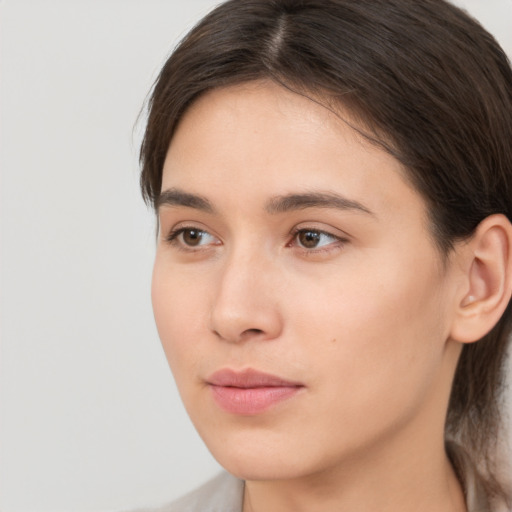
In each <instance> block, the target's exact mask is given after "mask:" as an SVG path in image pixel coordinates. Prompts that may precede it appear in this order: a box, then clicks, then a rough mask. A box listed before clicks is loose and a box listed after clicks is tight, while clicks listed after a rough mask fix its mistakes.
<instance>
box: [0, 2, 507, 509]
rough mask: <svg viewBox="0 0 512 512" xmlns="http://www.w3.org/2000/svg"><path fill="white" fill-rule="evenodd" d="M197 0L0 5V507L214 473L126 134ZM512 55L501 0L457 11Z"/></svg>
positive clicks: (176, 485)
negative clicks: (166, 332)
mask: <svg viewBox="0 0 512 512" xmlns="http://www.w3.org/2000/svg"><path fill="white" fill-rule="evenodd" d="M216 3H217V2H215V1H212V0H187V1H179V2H178V1H172V0H144V1H143V0H71V1H70V0H44V1H41V0H32V1H30V0H0V51H1V64H0V66H1V67H0V73H1V83H0V98H1V118H0V121H1V124H0V137H1V138H0V162H1V170H2V174H1V181H0V188H1V196H0V199H1V227H0V243H1V246H0V248H1V253H0V254H1V274H0V293H1V331H0V332H1V338H0V341H1V345H0V349H1V352H0V364H1V367H0V385H1V388H0V405H1V416H0V421H1V422H0V428H1V430H0V449H1V452H0V464H1V470H0V510H1V511H2V512H42V511H52V512H71V511H77V512H78V511H80V512H83V511H92V510H94V511H115V510H125V509H130V508H136V507H140V506H143V505H157V504H160V503H162V502H165V501H169V500H171V499H173V498H175V497H177V496H178V495H180V494H182V493H183V492H185V491H186V490H188V489H190V488H192V487H194V486H196V485H198V484H199V483H201V482H202V481H204V480H205V479H206V478H208V477H209V476H210V475H212V474H214V473H215V472H216V471H218V469H219V466H218V465H217V463H216V462H215V461H214V460H213V459H212V457H211V456H210V455H209V454H208V452H207V450H206V449H205V448H204V447H203V445H202V443H201V441H200V439H199V438H198V436H197V434H195V431H194V430H193V428H192V426H191V424H190V422H189V420H188V418H187V417H186V414H185V413H184V410H183V408H182V406H181V403H180V401H179V397H178V395H177V392H176V390H175V387H174V383H173V380H172V377H171V375H170V372H169V370H168V368H167V363H166V361H165V357H164V354H163V351H162V349H161V347H160V343H159V340H158V336H157V333H156V329H155V327H154V325H153V317H152V312H151V304H150V275H151V264H152V258H153V252H154V219H153V215H152V214H151V212H149V211H148V209H147V208H146V207H145V206H144V204H143V203H142V200H141V199H140V194H139V189H138V163H137V150H138V144H139V142H140V135H141V130H140V127H139V128H138V129H134V125H135V122H136V119H137V115H138V113H139V110H140V108H141V106H142V104H143V101H144V99H145V96H146V94H147V92H148V90H149V88H150V86H151V84H152V82H153V80H154V78H155V77H156V74H157V72H158V70H159V68H160V67H161V65H162V64H163V62H164V60H165V57H166V55H168V53H169V51H170V50H171V48H172V47H173V46H174V45H175V43H176V42H177V41H178V39H179V38H180V37H181V36H182V35H184V33H185V31H186V29H188V28H190V27H191V26H192V24H193V22H195V21H197V20H198V19H199V17H200V16H201V15H202V14H204V13H206V12H207V11H208V10H209V9H210V8H211V7H212V6H213V5H215V4H216ZM458 3H459V4H461V5H465V6H467V8H468V9H469V10H470V11H471V12H473V13H474V14H475V16H476V17H477V18H479V19H480V20H481V21H482V22H483V24H484V25H485V26H486V27H487V28H488V29H490V30H491V32H493V33H494V34H495V35H496V36H497V38H498V40H500V41H501V43H502V45H503V46H504V47H505V48H506V49H507V51H508V52H509V54H510V55H512V0H466V1H461V2H458Z"/></svg>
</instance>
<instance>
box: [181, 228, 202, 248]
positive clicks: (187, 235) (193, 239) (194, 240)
mask: <svg viewBox="0 0 512 512" xmlns="http://www.w3.org/2000/svg"><path fill="white" fill-rule="evenodd" d="M202 237H203V234H202V233H201V231H199V230H197V229H187V230H186V231H184V232H183V241H184V242H185V243H186V244H187V245H199V242H200V241H201V238H202Z"/></svg>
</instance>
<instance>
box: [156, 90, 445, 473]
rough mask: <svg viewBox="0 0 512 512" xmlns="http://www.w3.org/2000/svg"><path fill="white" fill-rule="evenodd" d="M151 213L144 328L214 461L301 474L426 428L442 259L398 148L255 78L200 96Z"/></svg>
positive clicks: (431, 413)
mask: <svg viewBox="0 0 512 512" xmlns="http://www.w3.org/2000/svg"><path fill="white" fill-rule="evenodd" d="M340 115H341V117H344V118H345V119H348V118H349V117H348V114H346V113H344V112H342V111H340ZM159 220H160V233H159V241H158V248H157V254H156V261H155V266H154V275H153V287H152V299H153V306H154V313H155V318H156V323H157V327H158V330H159V334H160V337H161V340H162V343H163V346H164V349H165V352H166V355H167V358H168V361H169V364H170V367H171V369H172V372H173V374H174V377H175V379H176V382H177V385H178V388H179V391H180V393H181V396H182V399H183V402H184V404H185V407H186V409H187V411H188V413H189V415H190V417H191V419H192V421H193V423H194V424H195V426H196V428H197V430H198V431H199V433H200V435H201V436H202V438H203V439H204V441H205V442H206V444H207V446H208V447H209V449H210V450H211V451H212V453H213V455H214V456H215V457H216V458H217V459H218V460H219V462H220V463H221V464H222V465H223V466H224V467H226V468H227V469H228V470H229V471H231V472H232V473H234V474H236V475H238V476H240V477H242V478H246V479H261V478H263V479H267V478H293V477H299V476H305V475H312V474H315V473H318V472H322V471H325V470H327V469H328V468H334V467H338V466H341V465H343V464H344V463H345V462H346V461H348V460H350V459H352V460H353V459H354V457H364V456H369V455H370V454H371V453H375V450H377V449H378V448H379V447H382V446H385V445H388V446H389V445H390V444H392V443H393V440H395V439H402V440H405V439H406V438H407V439H411V437H414V436H415V435H417V437H418V439H421V436H428V435H429V434H428V433H429V432H432V431H437V430H439V429H441V431H442V423H443V418H442V417H443V415H444V410H443V409H444V407H445V405H446V404H445V402H446V399H447V394H448V388H449V384H446V382H445V381H447V380H449V378H446V377H445V376H444V372H445V362H444V360H445V352H446V339H447V337H448V334H449V329H450V313H449V307H448V304H449V303H450V300H451V297H452V295H453V286H452V281H453V280H452V279H451V275H450V272H451V270H450V265H446V266H443V265H442V264H441V258H440V255H439V253H438V251H437V249H436V248H435V247H434V245H433V242H432V239H431V237H430V236H429V233H428V228H427V225H428V222H427V215H426V209H425V204H424V201H423V200H422V198H421V197H420V196H419V195H418V193H417V192H416V191H415V190H414V189H413V188H412V187H411V186H410V185H409V184H408V183H407V181H406V180H405V179H404V171H403V169H402V168H401V166H400V164H399V163H398V162H397V161H396V160H395V159H394V158H392V157H391V156H390V155H388V154H387V153H385V152H384V151H382V150H380V149H379V148H377V147H375V146H371V145H370V144H368V143H367V142H366V141H365V140H364V139H362V138H361V137H360V136H359V135H358V134H357V133H356V132H355V131H354V130H353V129H352V128H350V127H349V126H348V124H346V123H345V122H343V121H342V120H341V119H340V117H338V116H336V115H335V114H333V113H332V112H330V111H328V110H327V109H326V108H324V107H323V106H321V105H319V104H317V103H315V102H313V101H311V100H310V99H307V98H304V97H302V96H300V95H297V94H294V93H292V92H289V91H286V90H285V89H283V88H280V87H279V86H277V85H273V84H270V83H265V82H256V83H250V84H245V85H241V86H233V87H227V88H224V89H219V90H215V91H213V92H209V93H207V94H205V95H204V96H202V97H201V98H200V99H199V100H197V101H196V103H195V104H193V105H192V107H191V108H190V109H189V110H188V111H187V113H186V114H185V116H184V118H183V119H182V121H181V123H180V125H179V127H178V130H177V132H176V134H175V136H174V138H173V140H172V143H171V145H170V147H169V151H168V154H167V158H166V161H165V165H164V171H163V184H162V195H161V201H160V206H159ZM433 423H435V425H433ZM438 427H439V428H438ZM418 439H416V440H415V442H418ZM423 442H425V438H423ZM420 444H421V443H420Z"/></svg>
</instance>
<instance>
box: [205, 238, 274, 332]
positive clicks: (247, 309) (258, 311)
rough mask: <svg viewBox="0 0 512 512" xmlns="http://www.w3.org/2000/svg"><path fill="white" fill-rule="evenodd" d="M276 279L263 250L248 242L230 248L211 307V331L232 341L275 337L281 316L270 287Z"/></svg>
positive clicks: (271, 265) (270, 262) (272, 263)
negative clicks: (255, 337)
mask: <svg viewBox="0 0 512 512" xmlns="http://www.w3.org/2000/svg"><path fill="white" fill-rule="evenodd" d="M275 277H276V268H275V261H274V260H273V259H272V258H271V256H270V255H268V254H265V252H264V251H263V250H258V249H257V248H256V247H255V245H254V244H249V243H248V244H245V245H239V246H237V247H233V248H232V250H231V251H229V253H228V254H227V255H226V258H225V260H224V262H223V265H222V270H221V271H220V272H219V277H218V281H217V288H216V294H215V296H214V297H213V303H212V308H211V328H212V330H213V331H214V332H215V333H216V334H217V335H218V336H219V337H221V338H223V339H225V340H227V341H232V342H236V341H241V340H243V339H246V338H248V337H254V336H257V337H259V338H262V339H271V338H275V337H277V336H278V335H279V333H280V331H281V316H280V311H279V301H278V297H277V296H276V295H275V291H273V286H272V282H273V281H274V279H275Z"/></svg>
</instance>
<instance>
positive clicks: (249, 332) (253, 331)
mask: <svg viewBox="0 0 512 512" xmlns="http://www.w3.org/2000/svg"><path fill="white" fill-rule="evenodd" d="M262 333H263V331H262V330H261V329H247V330H245V331H244V332H243V333H242V337H243V336H250V335H255V334H262Z"/></svg>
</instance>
